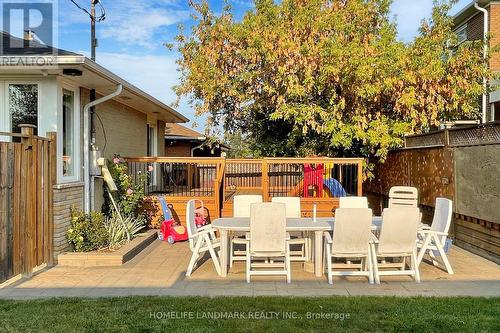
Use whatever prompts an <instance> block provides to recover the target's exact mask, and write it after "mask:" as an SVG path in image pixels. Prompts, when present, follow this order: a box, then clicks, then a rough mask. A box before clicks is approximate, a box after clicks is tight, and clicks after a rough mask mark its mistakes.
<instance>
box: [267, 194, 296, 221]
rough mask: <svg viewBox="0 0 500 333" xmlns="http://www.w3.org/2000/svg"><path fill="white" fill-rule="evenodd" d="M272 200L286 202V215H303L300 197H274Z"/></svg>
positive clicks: (292, 216)
mask: <svg viewBox="0 0 500 333" xmlns="http://www.w3.org/2000/svg"><path fill="white" fill-rule="evenodd" d="M271 202H280V203H284V204H285V206H286V217H291V218H294V217H302V212H301V209H300V198H299V197H273V198H272V199H271Z"/></svg>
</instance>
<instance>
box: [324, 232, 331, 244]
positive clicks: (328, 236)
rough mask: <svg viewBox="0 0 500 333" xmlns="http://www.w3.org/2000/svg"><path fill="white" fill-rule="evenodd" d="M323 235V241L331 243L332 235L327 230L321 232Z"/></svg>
mask: <svg viewBox="0 0 500 333" xmlns="http://www.w3.org/2000/svg"><path fill="white" fill-rule="evenodd" d="M323 236H325V241H326V242H327V243H328V244H332V243H333V239H332V235H330V233H329V232H328V231H325V232H324V233H323Z"/></svg>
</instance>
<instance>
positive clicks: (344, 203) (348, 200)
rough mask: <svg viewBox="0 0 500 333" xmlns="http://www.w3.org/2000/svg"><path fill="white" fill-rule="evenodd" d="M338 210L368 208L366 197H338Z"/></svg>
mask: <svg viewBox="0 0 500 333" xmlns="http://www.w3.org/2000/svg"><path fill="white" fill-rule="evenodd" d="M339 208H368V198H367V197H340V198H339Z"/></svg>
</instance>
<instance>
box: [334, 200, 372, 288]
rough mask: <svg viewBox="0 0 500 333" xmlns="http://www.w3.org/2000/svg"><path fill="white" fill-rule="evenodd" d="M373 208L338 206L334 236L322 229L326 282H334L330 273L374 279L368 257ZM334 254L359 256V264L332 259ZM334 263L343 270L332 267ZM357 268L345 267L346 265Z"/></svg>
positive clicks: (351, 256)
mask: <svg viewBox="0 0 500 333" xmlns="http://www.w3.org/2000/svg"><path fill="white" fill-rule="evenodd" d="M371 224H372V210H371V209H368V208H339V209H336V210H335V224H334V227H333V237H332V236H330V233H329V232H325V233H324V236H325V249H324V251H325V252H324V254H325V261H326V269H327V274H328V283H329V284H333V276H334V275H336V276H353V275H361V276H367V277H368V281H369V282H370V283H373V262H372V258H371V254H372V253H371V250H370V239H371ZM335 258H349V261H353V260H360V261H361V263H360V264H359V265H358V264H351V263H349V264H344V263H333V261H334V259H335ZM334 266H337V267H338V268H340V269H344V270H335V267H334ZM353 266H355V267H354V268H357V269H356V270H352V269H351V270H345V269H347V268H353Z"/></svg>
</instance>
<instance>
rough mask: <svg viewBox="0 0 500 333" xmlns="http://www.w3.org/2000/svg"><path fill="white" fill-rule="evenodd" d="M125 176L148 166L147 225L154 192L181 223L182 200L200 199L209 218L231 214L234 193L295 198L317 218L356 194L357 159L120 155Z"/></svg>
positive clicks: (155, 209)
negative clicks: (124, 164) (313, 210)
mask: <svg viewBox="0 0 500 333" xmlns="http://www.w3.org/2000/svg"><path fill="white" fill-rule="evenodd" d="M125 159H126V161H127V163H128V168H129V173H130V176H131V177H137V175H138V174H139V172H140V173H143V172H146V170H148V168H149V169H150V168H151V167H152V169H153V171H152V177H151V180H150V183H149V184H148V186H147V189H146V192H147V195H148V199H147V203H146V209H147V211H148V213H149V214H150V215H151V220H152V225H153V226H155V227H157V226H158V225H159V223H160V217H161V210H160V209H159V204H158V199H157V196H159V195H161V196H164V197H165V198H166V200H167V201H168V202H169V203H171V204H172V210H173V214H174V216H175V217H176V218H177V219H178V220H179V221H181V222H182V223H183V222H184V214H185V206H186V202H187V201H188V200H190V199H193V198H196V199H200V200H203V202H204V204H205V208H206V209H207V211H208V212H209V215H210V217H211V218H212V219H213V218H217V217H220V216H231V215H232V211H233V206H232V201H233V197H234V196H235V195H240V194H259V195H262V197H263V200H264V201H270V200H271V198H273V197H277V196H297V197H300V198H301V202H302V208H303V214H304V215H305V216H308V215H311V213H312V207H313V205H314V204H316V205H317V212H318V215H319V216H331V215H332V210H333V209H334V208H335V207H337V205H338V197H340V196H347V195H361V192H362V183H363V178H362V174H363V173H362V164H363V159H361V158H264V159H225V158H165V157H156V158H155V157H145V158H125Z"/></svg>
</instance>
